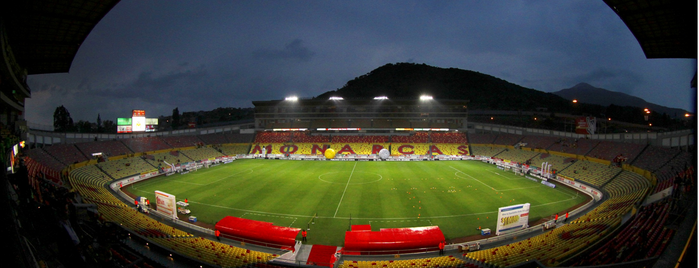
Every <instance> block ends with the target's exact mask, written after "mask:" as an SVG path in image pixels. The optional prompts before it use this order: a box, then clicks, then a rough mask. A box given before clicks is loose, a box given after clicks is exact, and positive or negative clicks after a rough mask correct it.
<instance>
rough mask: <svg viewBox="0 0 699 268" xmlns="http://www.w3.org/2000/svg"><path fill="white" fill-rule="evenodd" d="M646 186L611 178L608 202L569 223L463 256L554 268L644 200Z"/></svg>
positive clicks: (635, 178) (631, 178)
mask: <svg viewBox="0 0 699 268" xmlns="http://www.w3.org/2000/svg"><path fill="white" fill-rule="evenodd" d="M629 173H630V172H629ZM648 186H649V183H648V181H647V180H646V179H645V178H643V177H641V176H640V175H638V174H635V173H631V174H627V175H624V178H620V179H615V180H613V181H611V182H610V183H609V184H608V185H607V186H605V189H607V191H608V192H609V194H610V196H609V199H608V200H606V201H605V202H604V203H602V204H601V205H599V206H598V207H597V208H595V209H594V210H593V211H591V212H589V213H587V214H585V215H583V216H582V217H580V218H578V219H576V220H574V221H571V222H570V223H569V224H566V225H563V226H562V227H560V228H556V229H553V230H551V231H548V232H546V234H543V235H539V236H536V237H532V238H528V239H526V240H523V241H520V242H513V243H511V244H508V245H504V246H500V247H496V248H492V249H486V250H481V251H476V252H470V253H466V254H464V257H466V258H470V259H473V260H476V261H481V262H484V263H486V264H489V265H493V266H496V267H504V266H510V265H514V264H517V263H521V262H525V261H527V260H532V259H537V260H539V261H540V262H541V263H542V264H544V265H546V266H556V265H558V264H560V262H561V261H563V260H565V259H566V258H568V257H570V256H572V255H573V254H574V253H577V252H578V251H579V250H581V249H583V248H585V247H588V246H590V245H591V244H593V243H595V242H596V241H597V240H599V239H600V238H602V237H604V236H605V235H607V234H609V232H610V231H611V230H612V229H613V227H615V226H618V225H619V224H620V223H621V217H622V216H623V215H624V214H626V213H627V212H628V211H630V210H631V208H632V206H633V205H634V203H636V202H638V201H639V200H641V199H642V198H643V197H644V194H645V192H646V190H647V189H648ZM581 234H583V235H581Z"/></svg>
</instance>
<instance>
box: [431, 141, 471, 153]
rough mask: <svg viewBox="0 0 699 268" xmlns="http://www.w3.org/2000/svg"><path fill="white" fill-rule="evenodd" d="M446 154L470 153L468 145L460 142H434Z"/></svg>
mask: <svg viewBox="0 0 699 268" xmlns="http://www.w3.org/2000/svg"><path fill="white" fill-rule="evenodd" d="M433 145H434V146H436V147H437V149H438V150H440V151H441V152H442V154H444V155H470V154H471V153H470V152H469V151H468V146H466V145H464V144H459V143H434V144H433Z"/></svg>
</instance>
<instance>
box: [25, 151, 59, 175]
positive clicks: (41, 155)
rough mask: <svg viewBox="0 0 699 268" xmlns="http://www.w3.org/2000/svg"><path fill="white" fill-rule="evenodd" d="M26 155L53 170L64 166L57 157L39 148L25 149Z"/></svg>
mask: <svg viewBox="0 0 699 268" xmlns="http://www.w3.org/2000/svg"><path fill="white" fill-rule="evenodd" d="M26 153H27V155H28V156H29V157H31V158H32V159H34V160H36V161H38V162H39V163H41V164H42V165H44V166H46V167H48V168H50V169H51V170H53V171H61V170H63V168H65V167H66V166H65V164H63V163H61V162H60V161H58V159H56V158H54V157H53V156H51V155H50V154H49V153H47V152H46V151H44V150H43V149H41V148H34V149H31V150H28V151H26Z"/></svg>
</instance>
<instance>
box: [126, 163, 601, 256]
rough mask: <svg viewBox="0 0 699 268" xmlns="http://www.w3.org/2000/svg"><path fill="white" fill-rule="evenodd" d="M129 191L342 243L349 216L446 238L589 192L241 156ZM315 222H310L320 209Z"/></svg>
mask: <svg viewBox="0 0 699 268" xmlns="http://www.w3.org/2000/svg"><path fill="white" fill-rule="evenodd" d="M127 190H128V191H131V192H132V193H134V194H136V195H141V196H145V197H147V198H149V199H151V200H154V198H155V194H154V191H156V190H159V191H163V192H167V193H170V194H173V195H175V196H176V197H177V200H178V201H181V200H184V199H185V198H187V199H188V200H189V203H190V206H189V209H190V210H191V211H192V215H194V216H197V218H198V220H200V221H204V222H208V223H212V224H213V223H215V222H216V221H218V220H220V219H221V218H223V217H225V216H228V215H230V216H235V217H242V218H247V219H253V220H260V221H268V222H273V223H274V224H275V225H279V226H290V227H297V228H308V227H310V229H311V230H310V231H308V243H310V244H324V245H338V246H341V245H342V244H343V241H344V232H345V231H347V230H348V228H349V225H350V217H351V224H371V227H372V230H375V231H377V230H379V229H380V228H398V227H417V226H432V225H438V226H439V227H440V228H441V230H442V232H444V235H445V236H446V238H447V239H453V238H458V237H465V236H469V235H475V234H479V231H478V230H477V228H478V227H479V226H481V227H482V228H491V229H493V231H495V225H496V220H497V209H498V208H499V207H504V206H510V205H516V204H523V203H530V204H531V209H530V216H529V221H530V223H531V222H535V221H537V220H540V219H542V218H549V217H550V216H551V215H553V214H555V213H557V212H561V211H564V210H566V209H568V208H570V207H573V206H575V205H576V204H579V203H581V202H583V201H585V200H586V199H587V198H586V196H585V195H582V194H577V193H576V192H575V191H574V190H572V189H569V188H567V187H557V188H555V189H552V188H549V187H546V186H544V185H542V184H540V183H535V182H533V181H531V180H528V179H526V178H524V177H522V176H517V175H515V174H514V173H512V172H505V171H502V170H499V169H497V168H496V167H495V166H493V165H490V164H486V163H482V162H478V161H428V162H344V161H291V160H251V159H248V160H236V161H234V162H233V163H230V164H226V165H221V166H216V167H211V168H208V169H207V168H205V169H200V170H198V171H196V172H191V173H189V174H184V175H179V174H177V175H172V176H169V177H165V176H161V177H157V178H154V179H150V180H147V181H144V182H140V183H137V184H134V185H130V186H128V188H127ZM316 213H317V215H318V217H317V218H316V219H315V223H314V224H310V225H309V224H308V223H309V220H310V219H311V218H312V216H313V215H314V214H316Z"/></svg>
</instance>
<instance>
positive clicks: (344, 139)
mask: <svg viewBox="0 0 699 268" xmlns="http://www.w3.org/2000/svg"><path fill="white" fill-rule="evenodd" d="M388 139H389V137H388V136H381V135H367V136H359V135H337V136H333V137H332V142H333V143H386V142H388Z"/></svg>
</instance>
